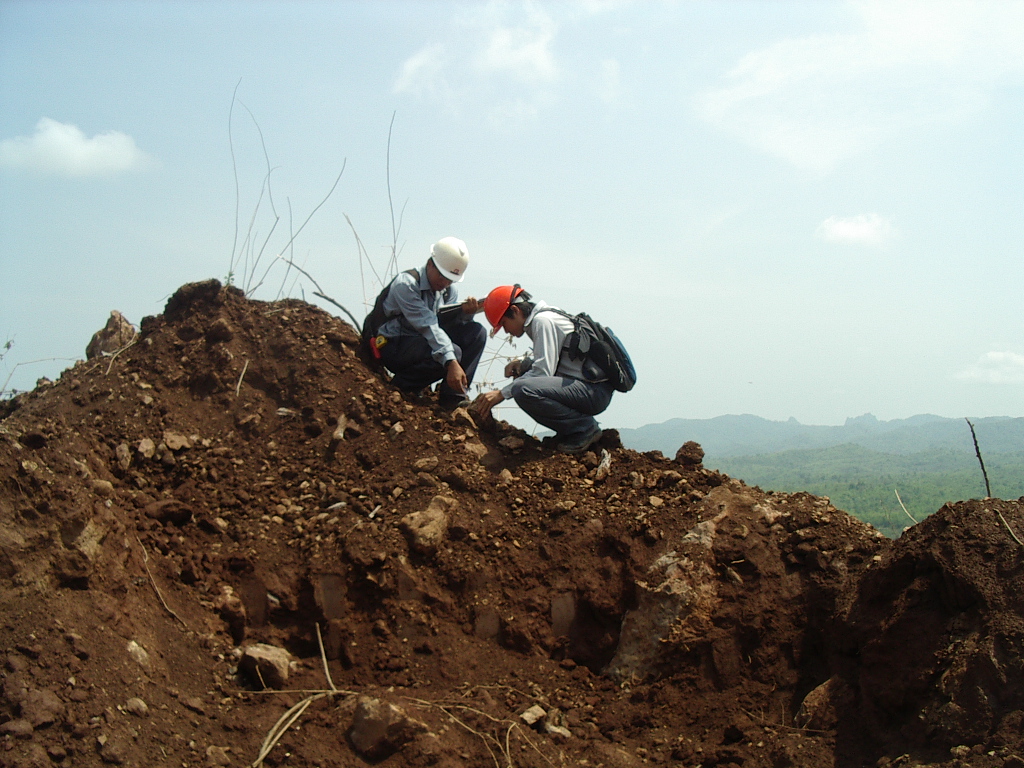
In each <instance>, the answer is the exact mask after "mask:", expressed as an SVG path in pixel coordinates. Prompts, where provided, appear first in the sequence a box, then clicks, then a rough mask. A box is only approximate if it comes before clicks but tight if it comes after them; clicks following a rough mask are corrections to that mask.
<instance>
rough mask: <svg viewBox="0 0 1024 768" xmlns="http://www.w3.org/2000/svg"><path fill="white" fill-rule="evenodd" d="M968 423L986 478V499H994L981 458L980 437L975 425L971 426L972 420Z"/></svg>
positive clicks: (975, 451) (968, 420) (983, 475)
mask: <svg viewBox="0 0 1024 768" xmlns="http://www.w3.org/2000/svg"><path fill="white" fill-rule="evenodd" d="M964 421H966V422H967V426H968V427H970V428H971V438H972V439H973V440H974V453H975V454H977V456H978V463H979V464H981V474H982V477H984V478H985V498H986V499H990V498H992V489H991V488H990V487H989V484H988V472H986V471H985V462H984V461H982V458H981V449H980V448H979V447H978V436H977V435H976V434H974V425H973V424H971V420H970V419H966V418H965V419H964Z"/></svg>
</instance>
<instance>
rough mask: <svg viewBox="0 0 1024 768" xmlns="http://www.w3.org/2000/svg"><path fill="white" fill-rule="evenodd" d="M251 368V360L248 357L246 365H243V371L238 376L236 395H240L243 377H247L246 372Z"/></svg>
mask: <svg viewBox="0 0 1024 768" xmlns="http://www.w3.org/2000/svg"><path fill="white" fill-rule="evenodd" d="M247 370H249V360H248V359H246V361H245V365H243V366H242V373H241V374H239V376H238V383H237V384H235V397H238V393H239V392H240V391H241V390H242V379H244V378H245V372H246V371H247Z"/></svg>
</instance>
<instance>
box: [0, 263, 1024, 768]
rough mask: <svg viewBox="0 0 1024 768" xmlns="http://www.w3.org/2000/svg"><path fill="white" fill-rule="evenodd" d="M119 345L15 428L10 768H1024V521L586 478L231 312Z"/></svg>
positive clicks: (3, 475) (8, 521)
mask: <svg viewBox="0 0 1024 768" xmlns="http://www.w3.org/2000/svg"><path fill="white" fill-rule="evenodd" d="M119 344H120V345H119V347H118V349H116V350H113V351H111V350H108V354H105V355H99V356H95V357H93V358H92V359H90V360H88V361H84V362H80V363H78V364H76V365H75V366H74V367H73V368H70V369H68V370H67V371H65V372H64V373H63V375H62V376H61V377H60V379H59V380H58V381H56V382H45V381H44V382H41V383H40V385H39V386H38V387H37V388H36V389H35V390H34V391H33V392H30V393H26V394H23V395H20V396H19V397H17V398H15V399H14V400H11V401H7V402H5V403H3V404H2V406H0V637H2V641H3V642H2V656H0V663H2V670H0V675H2V699H0V766H6V767H10V768H14V767H15V766H17V767H19V768H27V767H29V766H33V767H34V766H51V765H58V766H99V765H125V766H175V767H177V766H182V767H183V768H184V767H188V766H216V765H235V766H248V765H258V764H260V755H261V746H262V745H263V744H264V741H265V739H267V738H268V736H269V735H273V736H279V738H278V739H277V740H276V742H275V743H274V744H273V746H272V748H271V749H270V750H269V752H268V753H267V754H266V755H265V757H263V759H262V764H264V765H268V766H289V765H290V766H321V767H322V768H328V767H331V768H334V767H337V766H361V765H369V764H378V765H386V766H442V767H446V766H499V767H500V768H507V767H508V766H516V767H517V768H519V767H522V768H526V767H528V766H529V767H537V768H541V767H545V766H563V765H576V766H592V767H596V766H607V767H608V768H613V767H614V768H625V767H627V766H640V765H647V764H651V765H667V766H688V767H690V766H705V768H710V766H743V768H761V767H764V768H768V767H771V768H787V767H788V766H794V767H804V766H806V767H808V768H810V767H812V766H813V767H815V768H818V767H827V766H840V767H846V766H876V765H878V766H885V765H892V766H897V765H901V766H902V765H907V766H910V765H942V766H1004V767H1005V768H1024V759H1022V757H1024V734H1022V727H1024V711H1022V709H1024V707H1022V704H1024V684H1022V683H1024V669H1022V661H1021V651H1022V644H1024V619H1022V616H1024V563H1022V557H1024V547H1022V546H1021V544H1020V543H1019V542H1018V541H1017V540H1016V533H1015V532H1021V531H1024V503H1022V502H1024V500H1017V501H1000V500H995V499H984V500H975V501H966V502H958V503H953V504H949V505H947V506H945V507H943V508H942V509H941V510H938V511H937V512H936V513H935V514H933V515H932V516H931V517H929V518H928V519H927V520H925V521H924V522H922V523H920V524H918V525H915V526H914V527H913V528H911V529H909V530H908V531H906V532H905V533H904V534H903V536H901V537H900V539H898V540H896V541H890V540H888V539H886V538H884V537H883V536H881V535H880V534H879V533H878V532H876V531H875V530H874V529H872V528H871V527H870V526H868V525H866V524H864V523H861V522H859V521H858V520H856V519H854V518H852V517H851V516H849V515H847V514H846V513H844V512H842V511H840V510H838V509H836V508H834V507H833V506H832V505H831V504H830V503H829V501H828V499H824V498H816V497H813V496H810V495H808V494H803V493H797V494H783V493H766V492H763V491H762V490H760V489H759V488H755V487H748V486H746V485H744V484H743V483H742V482H740V481H738V480H735V479H731V478H729V477H727V476H725V475H722V474H720V473H717V472H713V471H709V470H707V469H704V468H703V467H702V466H701V464H700V460H701V457H702V451H701V450H700V448H699V446H696V445H695V444H692V443H691V444H687V445H686V446H683V447H681V450H680V452H679V454H678V455H677V456H676V457H673V458H668V457H665V456H662V455H661V454H660V453H657V452H653V453H647V454H638V453H636V452H634V451H630V450H626V449H624V448H622V447H621V445H620V443H619V441H618V437H617V435H616V434H615V433H614V431H611V430H609V431H607V432H606V433H605V436H604V437H603V439H602V441H601V443H600V444H599V445H598V446H597V447H596V450H595V451H594V452H592V453H588V454H586V455H584V456H582V457H571V456H565V455H562V454H559V453H556V452H552V451H551V450H549V449H548V448H546V447H545V446H544V445H542V444H541V443H540V442H539V441H537V440H536V439H534V438H533V437H531V436H529V435H527V434H525V433H523V432H522V431H520V430H518V429H515V428H513V427H511V426H509V425H508V424H505V423H504V422H500V421H499V422H497V423H496V424H491V425H481V426H484V427H485V428H483V429H481V428H479V427H478V425H476V424H475V423H474V421H473V418H472V416H471V414H470V413H468V412H466V411H456V412H455V413H453V414H449V413H443V412H441V411H439V410H437V408H436V407H435V406H434V405H433V403H432V402H431V400H430V398H429V397H405V396H402V395H401V394H399V393H398V392H395V391H393V390H391V389H390V388H389V387H388V386H387V384H386V383H385V381H384V380H383V379H382V378H381V377H380V376H379V375H378V374H376V373H374V372H372V371H371V370H369V369H368V368H367V367H366V366H365V365H364V363H363V362H362V360H361V359H360V358H359V356H358V354H357V337H356V334H355V332H354V330H353V329H352V328H351V326H349V325H348V324H346V323H345V322H343V321H341V320H339V319H337V318H335V317H332V316H331V315H329V314H328V313H326V312H324V311H322V310H320V309H317V308H315V307H312V306H310V305H308V304H305V303H303V302H299V301H294V300H286V301H279V302H273V303H263V302H257V301H251V300H248V299H246V298H245V297H244V296H243V295H242V294H241V292H240V291H238V290H236V289H234V288H223V287H221V286H220V285H219V284H218V283H216V282H215V281H210V282H207V283H198V284H191V285H187V286H184V287H182V288H181V289H180V290H179V291H178V292H177V293H175V294H174V296H173V297H172V298H171V299H170V300H169V301H168V303H167V306H166V308H165V311H164V314H163V315H161V316H158V317H149V318H145V319H144V320H143V321H142V323H141V327H140V330H139V334H138V336H137V337H135V339H134V340H133V341H132V342H131V343H129V344H127V345H124V344H123V343H119ZM631 396H636V395H631ZM602 459H603V460H604V461H603V462H602ZM260 644H266V645H268V646H274V647H275V648H276V649H283V651H285V652H287V653H288V654H290V657H289V658H290V663H285V664H284V666H283V669H282V668H274V667H272V666H256V669H257V670H258V672H254V671H253V669H252V667H251V665H250V664H249V661H250V660H252V659H254V658H256V656H257V655H258V654H257V653H256V651H258V650H259V649H260V648H261V646H260ZM254 648H255V650H254ZM274 652H275V651H274V649H270V653H274ZM276 653H278V654H280V653H281V650H278V651H276ZM243 659H245V661H243ZM282 673H283V675H285V676H286V677H285V678H283V679H275V678H274V675H277V674H282ZM264 685H272V686H278V687H277V688H265V687H264ZM296 705H298V706H296ZM288 712H290V715H289V717H288V718H287V719H285V720H282V716H284V715H286V713H288ZM534 718H537V719H536V720H535V721H534V722H533V723H532V724H531V723H529V722H527V720H534ZM289 722H290V727H287V728H284V725H286V724H288V723H289ZM264 751H265V750H264Z"/></svg>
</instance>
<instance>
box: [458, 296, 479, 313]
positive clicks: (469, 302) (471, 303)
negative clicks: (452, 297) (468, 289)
mask: <svg viewBox="0 0 1024 768" xmlns="http://www.w3.org/2000/svg"><path fill="white" fill-rule="evenodd" d="M462 311H463V312H465V313H466V314H467V315H475V314H476V313H477V312H483V311H484V305H483V304H482V303H481V302H479V301H477V300H476V299H474V298H473V297H472V296H470V297H469V298H468V299H466V300H465V301H464V302H462Z"/></svg>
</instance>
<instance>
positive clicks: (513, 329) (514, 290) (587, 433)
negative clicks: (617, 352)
mask: <svg viewBox="0 0 1024 768" xmlns="http://www.w3.org/2000/svg"><path fill="white" fill-rule="evenodd" d="M484 314H485V315H486V316H487V321H488V322H489V323H490V324H491V328H492V329H493V330H492V333H497V332H498V329H499V328H501V329H504V331H505V332H506V333H508V334H509V335H511V336H515V337H517V338H518V337H520V336H523V335H524V334H525V335H526V336H528V337H529V338H530V340H531V341H532V342H533V350H532V352H531V354H530V355H528V356H527V357H525V358H523V359H521V360H513V361H511V362H510V363H509V364H508V365H506V366H505V376H508V377H511V378H512V379H513V381H512V383H511V384H508V385H507V386H505V387H503V388H502V389H495V390H491V391H490V392H484V393H483V394H482V395H480V396H479V397H478V398H477V399H476V401H475V402H474V404H473V408H474V410H476V411H477V413H479V414H480V415H482V416H486V415H487V414H489V413H490V412H491V409H492V408H493V407H494V406H495V405H497V404H498V403H500V402H503V401H505V400H512V399H514V400H515V401H516V404H517V405H518V406H519V407H520V408H522V409H523V410H524V411H525V412H526V413H528V414H529V415H530V416H531V417H532V418H533V419H535V420H536V421H537V422H538V423H540V424H542V425H544V426H545V427H547V428H548V429H552V430H554V431H555V434H556V437H555V441H556V442H555V446H556V448H557V450H559V451H561V452H563V453H583V452H584V451H586V450H587V449H588V448H590V447H591V446H592V445H593V444H594V443H596V442H597V441H598V440H600V439H601V434H602V431H601V428H600V427H599V426H598V425H597V421H596V420H595V419H594V416H595V415H596V414H599V413H601V412H603V411H604V410H605V409H606V408H607V407H608V404H609V403H610V402H611V399H612V393H613V392H614V391H615V390H614V388H613V387H612V385H611V384H610V383H608V380H607V377H606V376H605V375H604V372H603V371H601V370H600V369H599V368H598V367H597V366H596V365H594V364H593V363H592V362H590V361H589V360H586V359H583V360H577V359H573V358H572V357H570V355H568V354H566V353H565V352H566V345H567V343H568V341H569V337H570V334H572V333H573V331H574V330H575V326H574V325H573V321H572V320H571V319H569V318H568V317H566V316H565V315H563V314H561V312H560V310H558V309H557V308H556V307H552V306H550V305H549V304H547V303H545V302H543V301H541V300H539V299H536V300H535V299H533V298H532V297H531V296H530V294H528V293H527V292H526V291H524V290H523V289H522V288H521V287H520V286H518V285H501V286H498V287H497V288H495V289H494V290H493V291H491V292H490V293H489V294H488V295H487V298H486V299H484Z"/></svg>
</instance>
